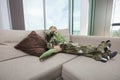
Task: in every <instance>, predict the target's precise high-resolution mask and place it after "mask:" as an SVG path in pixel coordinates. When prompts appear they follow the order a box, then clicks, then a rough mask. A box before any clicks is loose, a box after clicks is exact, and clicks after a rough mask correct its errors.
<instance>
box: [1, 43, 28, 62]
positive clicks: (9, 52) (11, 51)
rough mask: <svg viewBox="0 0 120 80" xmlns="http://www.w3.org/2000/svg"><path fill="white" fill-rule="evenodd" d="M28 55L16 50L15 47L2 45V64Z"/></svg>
mask: <svg viewBox="0 0 120 80" xmlns="http://www.w3.org/2000/svg"><path fill="white" fill-rule="evenodd" d="M10 45H15V44H10ZM26 55H27V54H26V53H24V52H22V51H19V50H17V49H15V48H14V47H13V46H7V44H4V45H0V62H1V61H5V60H10V59H14V58H18V57H22V56H26Z"/></svg>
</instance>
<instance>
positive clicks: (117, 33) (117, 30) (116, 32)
mask: <svg viewBox="0 0 120 80" xmlns="http://www.w3.org/2000/svg"><path fill="white" fill-rule="evenodd" d="M111 33H112V34H111V35H112V36H113V37H120V26H113V28H112V32H111Z"/></svg>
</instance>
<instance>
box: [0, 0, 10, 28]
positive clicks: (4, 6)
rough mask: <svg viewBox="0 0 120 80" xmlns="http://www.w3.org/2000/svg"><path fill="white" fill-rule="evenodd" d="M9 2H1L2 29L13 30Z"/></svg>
mask: <svg viewBox="0 0 120 80" xmlns="http://www.w3.org/2000/svg"><path fill="white" fill-rule="evenodd" d="M7 1H8V0H0V29H11V24H10V17H9V9H8V2H7Z"/></svg>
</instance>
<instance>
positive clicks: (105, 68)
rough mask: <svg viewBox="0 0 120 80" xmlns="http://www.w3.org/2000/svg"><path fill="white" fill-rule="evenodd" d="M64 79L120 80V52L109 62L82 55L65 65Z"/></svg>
mask: <svg viewBox="0 0 120 80" xmlns="http://www.w3.org/2000/svg"><path fill="white" fill-rule="evenodd" d="M62 76H63V79H64V80H120V54H118V55H117V56H116V57H115V58H113V59H111V60H109V61H108V62H107V63H102V62H99V61H95V60H94V59H91V58H88V57H84V56H80V57H77V58H76V59H74V60H72V61H70V62H68V63H65V64H64V65H63V70H62Z"/></svg>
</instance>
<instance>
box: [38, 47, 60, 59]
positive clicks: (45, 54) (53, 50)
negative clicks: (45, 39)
mask: <svg viewBox="0 0 120 80" xmlns="http://www.w3.org/2000/svg"><path fill="white" fill-rule="evenodd" d="M57 52H59V51H57V50H56V49H50V50H48V51H46V52H44V53H43V54H42V55H41V56H40V57H39V59H40V61H42V60H44V59H45V58H47V57H49V56H51V55H52V54H55V53H57Z"/></svg>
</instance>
